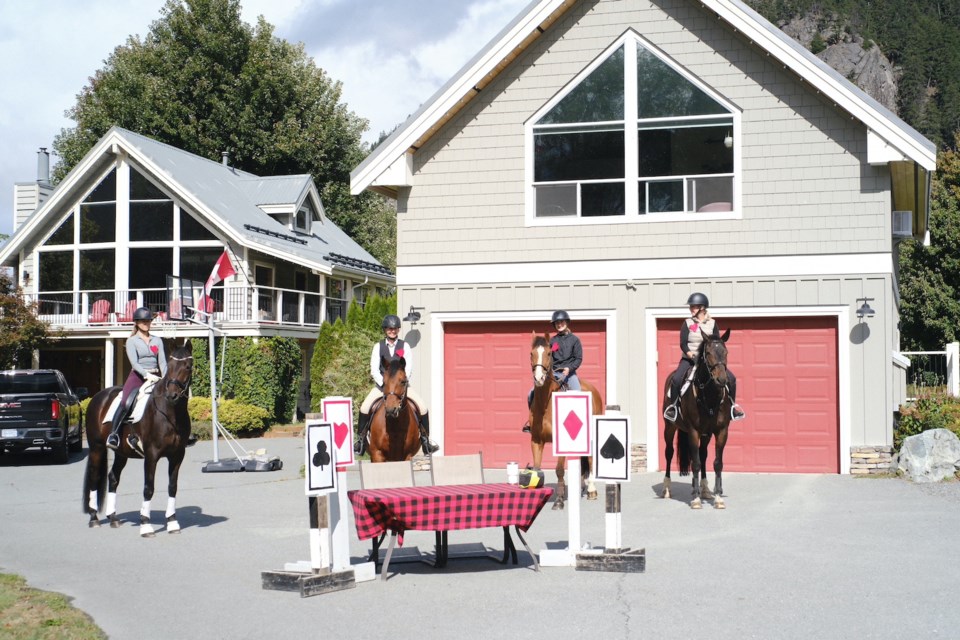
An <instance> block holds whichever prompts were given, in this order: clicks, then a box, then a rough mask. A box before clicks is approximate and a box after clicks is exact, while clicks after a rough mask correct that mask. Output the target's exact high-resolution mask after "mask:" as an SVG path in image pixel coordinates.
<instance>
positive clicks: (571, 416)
mask: <svg viewBox="0 0 960 640" xmlns="http://www.w3.org/2000/svg"><path fill="white" fill-rule="evenodd" d="M591 408H592V404H591V397H590V394H589V393H588V392H586V391H563V392H557V393H554V394H553V455H555V456H588V455H590V447H591V444H590V424H591V422H592V415H591Z"/></svg>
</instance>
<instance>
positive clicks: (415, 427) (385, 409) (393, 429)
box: [369, 357, 420, 462]
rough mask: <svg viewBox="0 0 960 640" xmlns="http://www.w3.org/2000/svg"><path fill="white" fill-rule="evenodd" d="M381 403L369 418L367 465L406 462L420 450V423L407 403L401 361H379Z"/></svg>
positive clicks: (401, 359)
mask: <svg viewBox="0 0 960 640" xmlns="http://www.w3.org/2000/svg"><path fill="white" fill-rule="evenodd" d="M381 365H383V366H382V368H383V400H382V401H379V403H378V405H377V406H376V407H375V408H374V410H373V415H371V416H370V446H369V451H370V461H371V462H397V461H402V460H409V459H410V458H412V457H413V456H415V455H416V454H417V451H419V450H420V423H419V421H418V419H417V408H416V407H415V406H414V404H413V402H411V401H409V400H407V385H409V384H410V382H409V380H407V372H406V370H405V369H406V365H407V362H406V360H405V359H404V358H402V357H400V358H381Z"/></svg>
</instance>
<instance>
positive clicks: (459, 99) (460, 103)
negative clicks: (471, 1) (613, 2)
mask: <svg viewBox="0 0 960 640" xmlns="http://www.w3.org/2000/svg"><path fill="white" fill-rule="evenodd" d="M578 1H579V0H534V1H533V2H531V3H530V4H529V5H527V7H526V8H525V9H523V11H521V12H520V14H519V15H518V16H517V17H516V18H514V19H513V20H512V21H511V22H510V23H509V24H508V25H507V26H506V27H504V28H503V30H501V31H500V33H498V34H497V35H496V36H494V38H493V40H491V41H490V43H489V44H487V46H486V47H484V48H483V49H482V50H481V51H480V52H479V53H477V54H476V55H475V56H474V57H473V58H471V59H470V61H469V62H467V64H466V65H464V66H463V68H461V69H460V71H458V72H457V74H456V75H455V76H454V77H453V78H451V79H450V80H449V81H448V82H447V83H446V84H444V85H443V86H442V87H440V89H439V90H437V92H436V93H434V94H433V96H431V97H430V98H429V99H428V100H427V101H426V102H424V103H423V105H422V106H421V107H420V108H419V109H418V110H417V111H416V112H415V113H414V114H413V115H411V116H410V117H409V118H408V119H407V121H406V122H404V124H403V125H401V126H400V127H399V128H398V129H397V130H396V131H395V132H394V133H393V134H392V135H391V136H389V137H388V138H387V139H386V140H384V141H383V142H382V143H381V144H380V145H379V146H377V148H376V149H375V150H374V151H373V152H372V153H371V154H370V155H369V156H367V158H366V159H365V160H364V161H363V162H362V163H360V165H358V166H357V167H356V168H355V169H354V170H353V171H352V172H351V174H350V184H351V191H352V193H354V194H357V193H361V192H362V191H364V190H365V189H368V188H369V189H372V190H375V191H379V192H381V193H384V194H386V195H390V196H393V197H395V196H396V186H398V185H400V184H403V183H402V182H399V181H397V179H396V178H395V177H394V176H398V175H402V170H403V166H402V163H403V162H404V159H405V157H406V156H407V155H408V154H410V153H412V152H414V151H416V150H417V149H418V148H420V147H421V146H422V145H423V144H424V143H425V142H426V141H427V140H428V139H429V138H430V137H431V136H432V135H433V134H434V133H435V132H436V131H437V130H438V129H439V128H440V127H442V126H443V125H444V124H445V123H446V122H447V121H448V120H450V119H451V118H453V117H454V116H455V115H456V114H457V113H458V112H459V111H461V110H462V109H463V108H464V106H465V105H466V104H467V103H468V102H470V100H471V99H473V98H474V97H475V96H476V95H477V94H478V93H479V92H480V91H482V90H483V88H484V87H485V86H487V85H489V84H490V83H491V82H492V81H493V79H494V78H496V77H497V76H498V75H499V73H500V72H501V71H502V70H503V69H505V68H506V67H507V66H508V65H509V64H510V63H511V62H512V61H513V60H514V59H516V58H517V57H518V56H519V55H520V54H521V53H522V52H523V51H524V50H526V49H527V48H528V47H529V46H530V45H531V44H532V43H533V42H534V41H535V40H536V39H537V38H538V37H539V36H540V34H542V33H543V32H545V31H546V30H547V29H548V28H549V27H550V25H552V24H553V23H554V22H556V21H557V20H558V19H559V18H560V17H562V16H563V14H564V13H566V12H567V10H568V9H570V8H571V7H572V6H573V5H575V4H576V3H577V2H578ZM697 3H698V4H700V5H702V6H703V7H705V8H706V9H708V10H709V11H711V12H713V13H714V14H715V15H716V16H717V18H719V19H721V20H724V21H726V22H727V23H728V24H729V25H730V26H731V28H732V29H734V30H735V31H740V32H741V33H742V34H743V35H744V37H745V38H746V39H748V40H750V41H751V42H752V43H754V44H756V45H757V46H759V47H760V48H761V49H763V50H764V51H766V52H768V53H769V54H770V55H771V57H773V58H774V59H776V60H778V61H780V62H781V63H782V64H783V65H784V67H785V68H788V69H790V70H792V71H793V72H794V73H796V74H797V75H798V76H799V77H800V78H802V79H803V80H804V81H806V82H808V83H810V85H811V86H813V87H814V89H815V90H818V91H820V92H822V93H823V94H825V95H827V96H829V97H830V98H831V99H832V100H833V101H834V102H835V103H836V105H837V106H838V107H840V108H842V109H844V110H846V111H847V112H848V113H850V115H852V116H853V117H855V118H857V119H858V120H860V121H861V122H862V123H863V124H864V125H865V126H866V127H867V129H868V140H869V143H870V144H869V145H868V156H869V155H870V154H873V157H871V158H869V160H870V161H871V163H873V162H875V161H876V162H887V161H908V162H913V163H915V164H916V165H918V166H920V167H922V168H923V169H925V170H926V171H933V170H935V169H936V146H935V145H934V144H933V143H932V142H930V141H929V140H927V139H926V138H924V137H923V136H922V135H920V133H918V132H917V131H916V130H914V129H913V128H912V127H911V126H910V125H908V124H907V123H905V122H904V121H903V120H901V119H900V118H898V117H897V116H896V115H895V114H893V113H892V112H890V110H888V109H887V108H885V107H884V106H883V105H881V104H880V103H879V102H877V101H876V100H874V99H873V98H871V97H870V96H869V95H867V94H866V93H865V92H864V91H862V90H861V89H859V88H858V87H856V86H854V85H853V84H852V83H851V82H849V81H848V80H846V78H844V77H843V76H841V75H840V74H839V73H837V72H836V71H835V70H833V69H832V68H831V67H830V66H828V65H827V64H826V63H824V62H823V61H822V60H820V59H819V58H817V57H816V56H815V55H813V54H812V53H810V52H809V51H807V50H806V49H804V48H803V47H802V46H801V45H800V44H799V43H797V42H795V41H794V40H793V39H792V38H790V36H788V35H786V34H785V33H783V32H782V31H781V30H780V29H778V28H776V27H775V26H774V25H772V24H770V23H769V22H768V21H767V20H766V19H765V18H763V17H762V16H761V15H760V14H758V13H757V12H756V11H754V10H753V9H751V8H750V7H748V6H746V5H745V4H744V3H743V2H741V1H740V0H697ZM407 170H408V171H409V169H407ZM385 174H386V176H387V177H385V178H382V176H385Z"/></svg>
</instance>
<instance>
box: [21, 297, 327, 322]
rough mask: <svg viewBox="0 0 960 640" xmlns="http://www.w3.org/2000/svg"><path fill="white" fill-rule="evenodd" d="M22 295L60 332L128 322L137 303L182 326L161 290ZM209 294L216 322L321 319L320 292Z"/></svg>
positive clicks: (208, 307)
mask: <svg viewBox="0 0 960 640" xmlns="http://www.w3.org/2000/svg"><path fill="white" fill-rule="evenodd" d="M195 296H196V294H195ZM25 297H26V298H27V300H29V301H30V302H36V303H37V315H38V317H39V318H40V319H41V320H44V321H45V322H48V323H50V324H51V325H52V326H53V327H56V328H63V329H66V330H70V329H81V328H92V329H97V328H99V329H110V328H114V327H118V326H122V325H126V326H129V325H130V323H131V322H132V321H133V312H134V310H135V309H137V308H138V307H147V308H148V309H150V310H151V311H153V313H154V314H155V316H156V321H157V322H160V323H168V324H179V325H187V324H188V323H187V322H185V321H178V322H175V321H173V320H171V319H170V309H169V308H168V300H167V291H166V289H136V290H129V291H106V290H98V291H53V292H42V293H40V294H32V293H31V294H26V296H25ZM210 297H211V299H212V303H208V304H207V305H206V306H207V309H205V311H208V312H212V313H213V318H214V322H215V323H216V324H218V325H220V324H227V325H234V326H248V327H256V326H272V327H277V326H280V327H289V328H297V327H311V328H318V327H319V326H320V323H321V321H322V320H323V315H322V313H321V310H322V308H323V296H322V295H320V294H319V293H307V292H304V291H295V290H292V289H278V288H275V287H260V286H257V287H251V286H239V287H227V288H222V287H221V288H215V289H214V290H213V291H212V293H211V296H210ZM176 304H177V302H176V301H175V302H174V305H176ZM194 304H198V300H196V299H195V300H194ZM194 315H195V317H196V318H197V319H198V320H201V321H204V322H205V321H206V318H205V317H204V316H203V314H198V313H196V312H194Z"/></svg>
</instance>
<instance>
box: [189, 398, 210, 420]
mask: <svg viewBox="0 0 960 640" xmlns="http://www.w3.org/2000/svg"><path fill="white" fill-rule="evenodd" d="M210 405H211V402H210V398H204V397H203V396H194V397H192V398H190V400H188V401H187V412H188V413H189V414H190V422H203V421H207V422H209V421H210V420H211V418H212V417H213V410H212V408H211V406H210Z"/></svg>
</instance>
